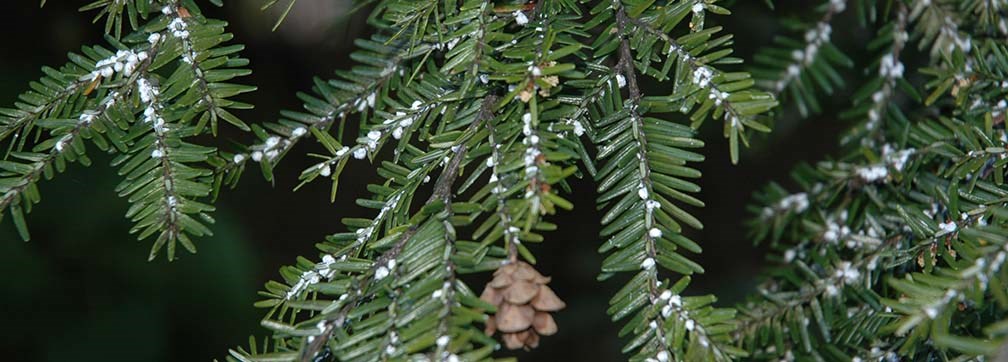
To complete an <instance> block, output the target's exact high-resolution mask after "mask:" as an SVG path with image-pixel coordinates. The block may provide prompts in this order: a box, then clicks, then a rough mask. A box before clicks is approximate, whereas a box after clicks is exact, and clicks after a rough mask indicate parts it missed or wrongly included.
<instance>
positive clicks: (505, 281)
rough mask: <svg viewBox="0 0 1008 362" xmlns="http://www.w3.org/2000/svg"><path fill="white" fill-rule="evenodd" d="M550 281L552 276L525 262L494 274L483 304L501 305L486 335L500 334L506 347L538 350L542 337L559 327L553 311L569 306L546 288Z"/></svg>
mask: <svg viewBox="0 0 1008 362" xmlns="http://www.w3.org/2000/svg"><path fill="white" fill-rule="evenodd" d="M549 282H550V278H549V277H545V276H543V275H542V274H539V272H538V271H536V270H535V268H533V267H532V266H531V265H529V264H528V263H525V262H523V261H517V262H513V263H509V264H506V265H504V266H501V267H500V268H498V269H497V270H496V271H494V278H493V280H491V281H490V283H487V285H486V287H485V288H484V289H483V294H481V295H480V299H482V300H483V301H485V302H487V303H490V304H493V305H495V306H497V313H496V314H495V315H494V316H492V317H490V318H488V319H487V321H486V328H485V329H484V332H485V333H486V334H487V335H493V334H494V332H496V331H500V332H501V334H502V339H503V342H504V346H506V347H507V348H508V349H519V348H523V349H525V350H528V349H531V348H536V347H538V346H539V337H540V336H549V335H553V334H555V333H556V332H557V324H556V321H554V320H553V316H552V315H550V313H549V312H556V311H558V310H561V309H563V308H564V307H565V306H566V304H565V303H564V302H563V301H562V300H560V298H559V297H557V295H556V293H554V292H553V289H550V287H548V286H546V284H547V283H549Z"/></svg>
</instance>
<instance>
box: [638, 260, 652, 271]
mask: <svg viewBox="0 0 1008 362" xmlns="http://www.w3.org/2000/svg"><path fill="white" fill-rule="evenodd" d="M654 266H655V260H654V259H653V258H647V259H644V261H643V262H641V269H645V270H650V269H653V268H654Z"/></svg>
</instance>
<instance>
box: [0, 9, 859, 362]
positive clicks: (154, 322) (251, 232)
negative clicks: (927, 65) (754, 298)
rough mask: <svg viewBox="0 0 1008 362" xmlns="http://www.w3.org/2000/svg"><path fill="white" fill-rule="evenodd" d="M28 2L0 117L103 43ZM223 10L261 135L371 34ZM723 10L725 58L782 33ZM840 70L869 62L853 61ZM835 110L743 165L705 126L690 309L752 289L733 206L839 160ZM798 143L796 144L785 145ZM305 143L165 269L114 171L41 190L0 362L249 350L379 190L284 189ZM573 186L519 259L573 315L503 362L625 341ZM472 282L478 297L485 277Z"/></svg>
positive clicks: (2, 236)
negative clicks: (368, 194)
mask: <svg viewBox="0 0 1008 362" xmlns="http://www.w3.org/2000/svg"><path fill="white" fill-rule="evenodd" d="M37 3H38V2H37V1H35V0H23V1H13V2H10V3H9V4H5V5H6V8H7V12H6V13H7V19H6V20H5V21H2V22H0V34H3V35H4V37H3V38H4V40H3V41H2V42H0V43H2V44H0V106H6V107H9V106H10V105H11V104H12V103H13V101H14V100H15V99H16V96H17V94H19V93H20V92H22V91H24V90H25V89H26V88H27V83H28V82H29V81H31V80H34V79H36V78H38V77H39V75H40V74H41V73H40V71H39V68H40V67H41V66H42V65H49V66H58V65H61V64H63V63H64V62H65V61H66V53H67V52H68V51H75V50H77V49H79V46H80V45H81V44H104V42H103V41H102V39H101V26H100V25H94V24H91V23H90V19H91V16H93V14H81V13H78V12H77V11H76V7H77V6H79V5H82V4H83V3H84V2H80V1H49V3H48V4H47V5H46V7H45V8H42V9H40V8H39V7H38V5H37ZM225 3H226V6H225V7H224V8H222V9H217V8H205V9H204V10H205V11H207V12H208V13H209V14H210V15H211V16H214V17H217V18H222V19H226V20H228V21H229V22H230V23H231V26H230V27H229V28H228V31H230V32H233V33H234V34H235V42H237V43H242V44H245V45H246V50H245V51H244V52H242V55H243V56H244V57H247V58H249V59H250V60H251V66H250V68H251V69H252V70H253V72H254V74H253V75H251V76H249V77H246V78H244V79H242V80H241V82H242V83H244V84H251V85H255V86H258V87H259V91H257V92H255V93H253V94H250V95H247V96H244V97H242V98H240V99H241V100H243V101H247V102H250V103H253V104H255V105H256V109H255V110H253V111H247V112H243V113H241V114H240V117H242V118H243V119H244V120H245V121H246V122H249V123H260V122H264V121H267V120H274V119H275V118H276V117H277V114H278V112H279V110H281V109H300V103H299V101H298V100H297V98H296V97H295V92H297V91H307V90H309V89H310V86H311V78H312V77H313V76H321V77H324V78H327V77H330V75H331V74H333V70H335V69H345V68H347V67H349V66H350V65H351V63H350V59H349V56H348V54H349V53H350V52H351V51H352V50H353V43H352V41H353V39H354V38H357V37H361V36H366V35H367V34H368V32H369V29H368V27H367V26H366V24H364V18H365V16H364V15H365V14H366V11H367V10H364V12H361V13H357V14H352V15H348V11H349V10H350V8H351V5H350V4H349V1H339V0H300V1H299V2H298V5H297V6H296V7H295V11H294V12H293V13H292V14H291V17H290V18H288V20H287V21H286V23H285V24H284V25H282V26H281V28H280V30H278V31H277V32H271V31H270V28H271V27H272V25H273V22H274V21H275V19H276V14H275V13H270V12H265V13H264V12H261V11H259V9H258V7H259V5H260V3H261V1H259V0H243V1H237V0H231V1H226V2H225ZM777 6H778V11H777V13H776V14H778V15H781V14H783V15H794V14H796V12H806V14H805V17H804V18H805V19H809V18H810V17H809V16H808V15H810V14H807V13H808V12H809V10H810V9H809V7H808V5H807V3H805V2H803V1H790V2H788V1H777ZM732 9H733V10H734V11H735V12H736V13H744V14H756V15H754V16H742V17H734V18H732V23H731V24H725V25H726V28H727V30H728V32H730V33H734V34H736V49H737V52H738V54H739V55H740V56H741V57H743V58H750V57H751V55H752V54H753V52H754V51H755V50H756V49H757V48H758V46H759V45H762V44H769V43H770V38H771V36H772V34H774V33H775V32H778V31H780V30H781V29H778V28H776V27H775V25H774V24H773V23H772V22H771V21H770V20H768V19H767V17H769V16H771V15H772V14H773V13H771V12H770V11H769V10H768V9H767V8H766V7H765V6H764V5H763V4H762V1H743V2H742V3H741V4H738V5H737V6H734V7H733V8H732ZM717 20H718V19H716V18H715V20H714V21H717ZM851 20H852V19H850V17H849V16H845V17H844V18H843V19H842V20H840V24H834V29H837V31H842V29H859V28H858V27H855V26H853V24H846V25H845V24H844V22H847V23H850V22H851ZM838 45H839V46H840V47H841V48H845V47H844V45H845V44H843V43H841V44H838ZM846 48H847V49H857V48H859V46H852V47H846ZM852 58H854V59H864V58H862V57H858V55H857V54H854V55H852ZM863 63H864V62H859V64H861V66H863ZM850 72H860V69H855V70H851V71H850ZM854 86H855V87H856V85H854ZM643 87H644V92H645V93H649V92H650V93H653V94H660V93H665V92H667V91H665V90H662V89H661V88H660V87H658V86H657V85H656V84H653V83H645V84H643ZM824 104H825V106H826V109H828V110H829V109H833V110H835V109H839V108H838V107H843V106H846V105H849V101H848V100H847V98H846V97H845V96H843V95H834V96H833V97H832V98H830V99H827V100H825V101H824ZM832 113H833V112H831V111H827V112H825V115H824V116H820V117H813V119H811V120H808V121H804V122H796V121H795V120H794V118H795V117H793V116H791V117H785V118H784V121H781V122H780V123H778V124H777V125H776V127H775V130H774V133H773V134H772V135H771V136H769V137H764V138H759V139H757V141H756V144H755V145H754V147H752V148H749V149H745V150H744V152H743V158H742V162H741V164H740V165H739V166H732V165H731V164H730V163H729V162H728V154H727V151H728V147H727V144H726V142H725V141H724V140H723V139H722V137H721V135H720V132H719V131H720V129H721V127H720V125H716V124H714V122H711V123H710V124H708V125H707V127H706V128H705V129H704V135H703V137H702V138H703V140H704V141H705V142H707V146H706V147H705V149H704V150H703V153H705V154H706V155H707V161H705V162H703V163H700V164H698V165H696V167H699V169H700V170H701V171H702V172H703V178H702V180H701V185H702V186H703V192H702V193H701V194H700V195H699V196H700V199H701V200H703V201H704V202H706V204H707V207H706V208H703V209H697V210H693V212H694V215H696V216H697V217H698V218H699V219H700V220H701V221H703V222H704V224H705V226H706V227H705V229H704V230H702V231H691V232H690V236H691V237H692V238H694V240H696V241H697V242H698V243H699V244H700V245H702V246H703V247H704V253H703V254H702V255H700V256H699V257H697V259H696V260H698V261H699V262H700V263H701V264H702V265H703V266H704V268H705V269H706V270H707V273H706V274H703V275H698V276H696V277H694V283H693V284H692V285H691V289H690V290H688V292H687V293H688V294H703V293H716V294H717V295H718V296H719V298H720V304H721V305H732V304H734V303H736V302H738V301H740V300H741V299H742V297H743V296H744V295H745V294H746V293H748V292H751V291H752V287H753V285H754V280H755V279H754V276H755V275H757V274H758V273H759V271H760V269H761V268H762V267H763V266H764V263H763V256H762V254H763V252H765V250H764V249H762V248H760V247H757V246H753V243H752V242H751V241H750V240H749V239H748V238H747V237H746V229H745V227H744V220H745V219H746V218H748V217H749V214H748V213H747V212H746V211H745V206H746V205H748V203H749V200H750V199H751V194H752V193H753V192H754V191H756V190H758V189H759V188H761V187H762V186H763V185H765V184H766V183H767V182H768V181H770V180H778V181H784V183H785V184H789V183H788V182H787V173H788V171H789V170H790V169H791V167H793V166H794V165H795V164H797V163H799V162H802V161H806V162H814V161H815V160H818V159H821V158H823V157H824V155H826V154H828V153H830V152H832V151H834V150H835V145H836V143H837V142H836V140H837V137H838V136H837V135H838V134H839V132H840V130H842V129H843V128H844V126H845V122H840V121H836V120H835V119H834V117H833V116H832V115H831V114H832ZM225 127H226V126H225ZM796 134H800V137H793V136H794V135H796ZM232 140H233V141H238V142H242V143H245V142H248V141H249V140H250V138H249V135H243V134H238V133H234V132H230V133H229V132H224V134H223V135H222V136H221V139H220V140H219V141H220V142H219V143H218V145H222V147H227V146H228V145H229V144H230V143H229V142H231V141H232ZM308 143H311V142H308ZM308 143H304V144H302V145H299V146H298V147H297V148H295V150H294V151H293V152H292V153H291V155H290V156H291V157H287V158H286V159H285V160H284V162H282V163H281V165H280V166H279V168H278V169H277V170H276V184H275V185H270V184H268V183H267V182H265V181H264V180H263V179H262V177H261V176H260V175H259V171H258V169H257V168H256V167H252V168H250V169H249V170H248V172H247V173H246V175H245V176H244V178H243V180H242V181H241V183H240V185H239V187H238V189H236V190H225V191H223V192H222V196H221V197H220V200H219V201H218V203H217V206H218V211H217V212H215V213H214V214H213V216H214V217H215V218H216V219H217V223H216V225H214V226H213V227H212V229H213V231H214V233H215V235H214V236H213V237H206V238H201V239H199V240H197V247H198V249H199V253H198V254H195V255H191V254H188V253H185V252H182V254H181V257H180V259H179V260H177V261H175V262H172V263H167V262H166V261H165V259H164V257H163V256H162V257H161V258H159V259H157V260H155V261H153V262H147V261H146V257H147V253H148V250H149V248H150V244H151V241H150V240H145V241H141V242H138V241H136V240H135V238H134V237H133V236H132V235H129V234H128V231H129V227H130V224H129V223H128V221H126V220H125V219H124V218H123V214H124V213H125V211H126V209H127V202H126V200H125V199H122V198H119V197H117V196H116V194H115V192H114V191H113V189H114V188H115V185H116V184H117V183H118V182H119V180H120V179H119V177H118V176H116V173H115V169H113V168H111V167H109V166H108V163H109V161H110V157H108V156H106V155H102V154H100V153H99V152H97V150H95V149H94V148H93V147H91V148H90V156H91V157H92V159H93V160H94V161H95V162H94V164H93V165H92V166H91V167H83V166H81V165H79V164H74V165H72V166H70V167H69V170H68V171H67V172H66V173H64V174H61V175H59V176H58V177H57V178H56V179H54V180H51V181H43V182H42V183H41V184H40V186H41V187H40V188H41V192H42V197H43V200H42V203H41V204H39V205H38V206H37V207H36V208H35V209H34V211H33V212H32V213H31V214H30V215H29V217H28V220H29V227H30V228H31V231H32V237H33V240H32V241H31V242H28V243H23V242H21V241H20V239H19V238H18V237H17V235H16V233H15V232H14V228H13V226H12V225H11V223H10V220H9V219H6V220H4V221H3V222H2V223H0V273H2V274H0V275H2V276H0V295H3V297H2V298H0V311H2V312H0V313H2V316H3V327H2V328H0V329H2V332H0V352H3V355H4V356H7V357H6V358H5V359H11V358H10V357H11V356H14V358H13V359H14V360H19V361H207V360H211V359H213V358H220V357H223V356H224V355H225V354H226V353H227V349H228V348H229V347H233V346H235V345H244V344H246V343H247V337H248V336H249V335H250V334H255V335H258V336H262V335H264V334H265V333H266V330H265V329H263V328H260V327H259V326H258V321H259V319H260V318H261V317H262V313H263V311H262V310H257V309H255V308H253V307H252V303H253V302H254V301H255V300H256V298H257V297H256V292H257V291H258V290H260V289H261V286H262V284H263V283H264V282H266V281H267V280H269V279H276V278H278V274H277V269H278V268H279V267H280V266H281V265H285V264H289V263H291V262H293V261H294V258H295V257H296V256H298V255H308V256H314V255H316V252H315V250H314V248H313V244H314V243H315V242H317V241H319V240H321V239H322V237H323V236H324V235H326V234H330V233H333V232H339V231H342V228H343V226H342V225H341V224H340V223H339V222H338V221H339V219H340V218H342V217H346V216H369V215H370V212H368V211H366V210H363V209H361V208H358V207H357V206H356V205H355V204H354V203H353V199H355V198H357V197H359V196H361V192H362V191H363V190H364V186H365V184H366V183H367V182H370V181H374V180H376V177H375V174H374V172H373V170H371V169H370V167H369V166H368V165H367V164H366V163H364V162H351V163H350V165H349V167H348V169H347V171H346V172H345V173H344V174H343V178H342V179H341V183H340V191H341V192H340V194H339V195H338V196H337V199H336V202H335V203H329V197H328V192H329V185H328V183H326V182H315V183H312V184H309V185H308V186H306V187H304V188H303V189H301V190H299V191H297V192H292V191H291V189H292V188H293V186H294V185H296V183H297V175H298V174H299V173H300V171H301V170H302V169H303V168H305V167H306V166H307V165H308V160H307V159H306V158H304V157H299V156H298V155H303V154H304V153H305V152H308V151H312V150H315V149H317V145H313V144H311V145H310V144H308ZM573 186H574V187H575V188H576V189H578V190H580V191H579V192H576V193H574V194H573V195H566V196H567V197H568V198H569V199H571V201H573V202H574V203H575V210H574V211H573V212H568V213H563V214H560V215H557V216H554V217H551V218H550V219H551V220H552V221H554V222H556V223H557V224H559V225H560V230H559V231H558V232H554V233H550V234H547V235H546V238H547V240H546V242H545V243H543V244H540V245H533V246H532V251H533V252H534V253H536V255H537V257H538V259H539V265H538V268H539V269H540V270H541V271H542V272H543V273H544V274H546V275H551V276H553V283H552V285H551V286H553V288H554V289H555V290H556V291H557V294H558V295H560V296H561V298H563V299H564V300H565V301H567V304H568V308H567V309H566V310H564V311H561V312H559V313H558V314H557V315H556V318H557V322H558V324H559V325H560V332H559V333H558V334H557V335H556V336H553V337H548V338H545V339H543V343H542V345H541V346H540V348H539V350H537V351H535V352H534V353H525V352H519V353H517V354H515V355H517V356H519V357H521V359H522V360H527V361H555V360H587V361H616V360H622V359H623V357H622V356H621V355H620V354H619V350H620V348H621V347H622V344H623V342H624V341H622V340H620V339H619V338H617V336H616V332H617V331H618V329H619V328H618V326H617V325H614V324H612V323H611V322H609V318H608V317H607V316H606V314H605V309H606V307H607V303H608V297H609V295H611V294H612V293H613V292H614V291H615V290H617V288H618V287H619V285H620V284H619V283H620V282H621V281H622V280H624V279H625V278H614V280H610V281H607V282H605V283H601V284H600V283H598V282H596V281H595V276H596V275H597V271H598V268H599V264H600V263H601V259H602V258H601V257H600V256H599V255H598V254H597V253H596V249H597V247H598V245H599V244H600V241H599V240H598V237H597V234H598V230H599V226H598V219H599V213H598V212H597V211H595V207H594V196H593V193H591V192H589V191H588V190H591V189H593V188H594V184H593V182H592V181H591V180H574V182H573ZM467 280H470V281H471V284H470V286H471V287H472V288H473V289H475V290H477V291H478V290H480V289H481V288H482V283H484V282H485V281H486V276H485V275H481V276H474V277H472V278H467Z"/></svg>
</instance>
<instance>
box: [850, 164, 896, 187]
mask: <svg viewBox="0 0 1008 362" xmlns="http://www.w3.org/2000/svg"><path fill="white" fill-rule="evenodd" d="M855 173H857V175H858V176H859V177H861V179H862V180H864V181H865V182H869V183H871V182H876V181H880V180H885V178H886V177H889V170H888V169H886V167H885V166H883V165H872V166H866V167H859V168H858V169H857V170H855Z"/></svg>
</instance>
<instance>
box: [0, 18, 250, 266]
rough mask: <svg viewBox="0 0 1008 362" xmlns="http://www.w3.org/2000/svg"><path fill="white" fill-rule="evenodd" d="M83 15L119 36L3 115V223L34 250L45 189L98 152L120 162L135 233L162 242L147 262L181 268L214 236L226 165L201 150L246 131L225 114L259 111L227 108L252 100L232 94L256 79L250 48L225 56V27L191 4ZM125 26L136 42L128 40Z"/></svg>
mask: <svg viewBox="0 0 1008 362" xmlns="http://www.w3.org/2000/svg"><path fill="white" fill-rule="evenodd" d="M82 9H85V10H94V9H98V10H99V16H102V15H104V16H107V19H108V21H107V22H106V24H107V26H106V29H107V30H114V31H115V33H114V34H111V35H109V36H107V40H108V42H109V44H110V45H111V49H108V48H105V47H99V46H96V47H84V48H82V49H81V53H80V54H76V53H71V54H70V56H69V57H70V62H69V63H68V64H67V65H65V66H63V67H61V68H60V69H53V68H43V72H44V73H45V74H46V75H45V77H43V78H42V79H40V80H39V81H37V82H33V83H32V86H31V88H32V89H31V90H30V91H28V92H26V93H24V94H22V95H21V96H20V100H21V102H19V103H17V104H16V105H15V107H16V108H15V109H5V110H3V111H2V118H0V142H2V143H5V144H6V150H7V152H6V158H7V160H4V161H2V165H3V167H2V168H3V173H0V194H2V195H3V196H2V197H0V212H5V210H6V212H8V213H10V214H11V216H12V219H14V223H15V225H17V227H18V230H19V232H20V233H21V236H22V238H24V239H25V240H27V239H28V238H29V233H28V227H27V225H26V222H25V220H24V214H25V213H27V212H28V211H30V210H31V207H32V205H33V204H35V203H37V202H39V201H40V199H41V195H40V192H39V188H38V182H39V181H40V180H41V179H42V178H52V177H54V175H55V174H56V173H58V172H62V171H63V170H65V168H66V165H67V164H68V163H69V162H76V161H80V163H82V164H84V165H89V164H90V160H89V159H88V157H87V155H86V149H87V144H88V143H93V144H94V146H96V147H97V148H98V149H99V150H101V151H103V152H108V153H116V154H119V156H118V157H117V158H116V159H115V160H114V161H113V165H115V166H119V167H120V168H119V173H120V175H122V176H123V177H124V180H123V182H122V183H121V184H120V185H119V187H118V188H117V189H116V191H117V192H118V193H119V194H120V195H121V196H123V197H128V198H129V201H130V203H131V204H132V206H131V207H130V209H129V210H128V211H127V212H126V217H128V218H130V219H131V220H133V221H134V222H136V226H135V227H134V229H133V232H135V233H137V234H138V237H139V238H141V239H144V238H147V237H149V236H152V235H157V238H156V240H155V242H154V245H153V247H152V248H151V253H150V258H151V259H153V258H154V257H155V256H156V255H157V253H158V251H159V250H160V249H161V248H162V247H165V246H167V249H168V252H167V255H168V259H169V260H171V259H174V257H175V246H176V243H181V244H182V246H183V247H185V248H186V249H187V250H189V251H190V252H195V250H196V249H195V246H194V244H193V241H192V239H191V236H202V235H207V234H209V233H210V231H209V230H208V229H207V227H206V226H205V224H208V223H212V222H213V219H212V218H211V217H210V216H209V214H208V213H209V212H210V211H212V210H213V206H211V205H208V204H206V203H205V202H204V201H205V200H208V199H209V198H210V197H209V196H211V194H212V193H213V192H214V190H215V189H217V188H218V187H219V185H220V183H219V182H215V178H214V176H213V175H214V171H213V169H214V168H215V167H216V166H215V165H218V164H222V162H221V161H220V160H219V157H218V156H217V155H216V149H215V148H213V147H208V146H202V145H199V144H196V143H194V141H192V139H193V138H195V137H197V136H199V135H202V134H205V133H214V134H216V130H217V123H218V120H221V119H223V120H224V121H226V122H228V123H231V124H233V125H235V126H236V127H238V128H241V129H248V126H246V125H245V123H244V122H242V121H241V120H239V119H238V118H237V117H235V116H234V115H233V114H232V113H231V112H230V111H229V110H228V109H248V108H251V105H249V104H245V103H241V102H238V101H234V100H232V99H230V98H231V97H233V96H235V95H238V94H241V93H245V92H248V91H251V90H254V89H255V88H254V87H250V86H244V85H239V84H232V83H228V81H230V80H232V79H234V78H236V77H239V76H243V75H247V74H249V70H248V69H245V68H244V66H246V65H247V64H248V61H247V60H245V59H242V58H239V57H236V56H235V54H236V53H237V52H238V51H240V50H241V49H242V46H240V45H224V43H225V42H227V41H228V40H230V39H231V35H230V34H228V33H225V32H224V26H225V23H224V22H222V21H218V20H212V19H206V18H204V17H203V16H202V15H201V13H200V12H199V8H198V7H196V6H195V4H192V3H191V2H190V1H182V2H150V1H136V2H132V1H130V2H125V3H123V2H96V3H93V4H91V5H88V6H85V7H84V8H82ZM124 14H125V15H124ZM124 16H125V17H128V18H129V23H130V26H131V28H133V29H134V31H133V32H132V33H130V34H129V35H127V36H124V37H121V38H120V37H119V30H118V29H119V28H120V25H121V24H122V18H123V17H124ZM138 19H140V20H138ZM141 20H143V23H142V24H141V23H140V21H141ZM0 215H2V214H0Z"/></svg>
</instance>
